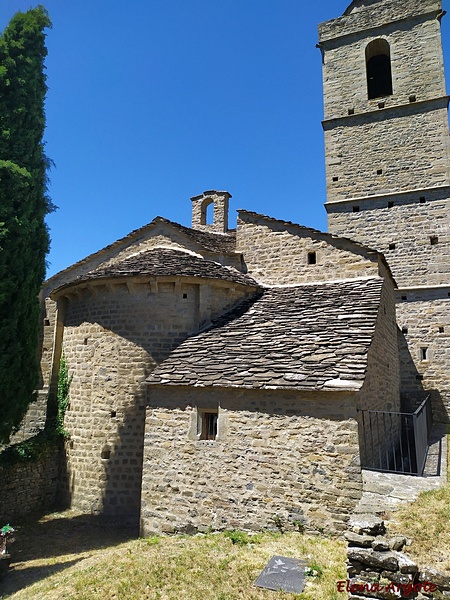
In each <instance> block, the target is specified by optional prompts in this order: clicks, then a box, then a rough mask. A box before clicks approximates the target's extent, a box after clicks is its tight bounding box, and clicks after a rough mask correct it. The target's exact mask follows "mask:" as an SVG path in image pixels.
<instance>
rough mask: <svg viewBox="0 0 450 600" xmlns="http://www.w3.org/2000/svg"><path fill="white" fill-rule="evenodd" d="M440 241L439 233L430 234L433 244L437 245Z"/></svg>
mask: <svg viewBox="0 0 450 600" xmlns="http://www.w3.org/2000/svg"><path fill="white" fill-rule="evenodd" d="M438 242H439V238H438V236H437V235H432V236H430V244H431V245H432V246H436V244H437V243H438Z"/></svg>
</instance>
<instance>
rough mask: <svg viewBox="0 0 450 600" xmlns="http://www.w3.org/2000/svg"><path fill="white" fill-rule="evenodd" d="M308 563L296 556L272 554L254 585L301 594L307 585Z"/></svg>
mask: <svg viewBox="0 0 450 600" xmlns="http://www.w3.org/2000/svg"><path fill="white" fill-rule="evenodd" d="M306 567H307V563H306V562H305V561H303V560H298V559H296V558H287V557H285V556H272V558H271V559H270V561H269V562H268V564H267V566H266V567H265V569H264V570H263V571H262V573H261V575H260V576H259V577H258V579H257V580H256V581H255V583H254V585H255V586H257V587H261V588H266V589H268V590H275V591H284V592H290V593H292V594H301V592H302V591H303V588H304V587H305V581H306V575H305V568H306Z"/></svg>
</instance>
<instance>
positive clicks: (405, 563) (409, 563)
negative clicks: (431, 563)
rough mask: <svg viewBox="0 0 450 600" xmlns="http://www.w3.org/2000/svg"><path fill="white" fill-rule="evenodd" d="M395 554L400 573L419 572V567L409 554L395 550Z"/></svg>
mask: <svg viewBox="0 0 450 600" xmlns="http://www.w3.org/2000/svg"><path fill="white" fill-rule="evenodd" d="M394 555H395V556H396V557H397V560H398V567H399V570H400V573H404V574H406V573H417V571H418V570H419V568H418V566H417V564H416V563H415V562H414V561H413V560H411V559H410V558H409V556H406V554H403V553H402V552H394Z"/></svg>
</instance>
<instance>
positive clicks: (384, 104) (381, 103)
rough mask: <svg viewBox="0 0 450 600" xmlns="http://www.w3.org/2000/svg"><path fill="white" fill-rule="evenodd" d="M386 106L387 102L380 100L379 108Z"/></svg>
mask: <svg viewBox="0 0 450 600" xmlns="http://www.w3.org/2000/svg"><path fill="white" fill-rule="evenodd" d="M385 106H386V102H378V108H384V107H385Z"/></svg>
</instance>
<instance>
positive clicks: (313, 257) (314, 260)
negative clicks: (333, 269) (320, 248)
mask: <svg viewBox="0 0 450 600" xmlns="http://www.w3.org/2000/svg"><path fill="white" fill-rule="evenodd" d="M316 263H317V255H316V253H315V252H308V265H315V264H316Z"/></svg>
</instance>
